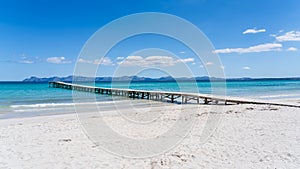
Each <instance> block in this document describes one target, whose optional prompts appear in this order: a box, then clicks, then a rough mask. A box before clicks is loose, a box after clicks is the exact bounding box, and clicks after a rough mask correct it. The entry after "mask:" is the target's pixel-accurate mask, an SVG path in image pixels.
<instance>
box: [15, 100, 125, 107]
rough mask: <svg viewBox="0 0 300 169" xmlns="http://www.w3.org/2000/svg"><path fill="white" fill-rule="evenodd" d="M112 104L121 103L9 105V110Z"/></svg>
mask: <svg viewBox="0 0 300 169" xmlns="http://www.w3.org/2000/svg"><path fill="white" fill-rule="evenodd" d="M112 102H122V101H121V100H118V101H116V100H111V101H102V102H81V103H38V104H23V105H10V106H9V107H10V108H14V109H15V108H44V107H64V106H75V104H76V105H92V104H108V103H112Z"/></svg>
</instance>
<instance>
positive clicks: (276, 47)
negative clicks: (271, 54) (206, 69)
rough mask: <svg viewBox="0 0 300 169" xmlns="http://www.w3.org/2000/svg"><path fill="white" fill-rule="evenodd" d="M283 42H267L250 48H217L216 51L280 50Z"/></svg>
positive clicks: (251, 51) (250, 51)
mask: <svg viewBox="0 0 300 169" xmlns="http://www.w3.org/2000/svg"><path fill="white" fill-rule="evenodd" d="M281 48H282V44H280V43H265V44H261V45H256V46H250V47H248V48H226V49H217V50H215V51H214V53H253V52H268V51H280V50H281Z"/></svg>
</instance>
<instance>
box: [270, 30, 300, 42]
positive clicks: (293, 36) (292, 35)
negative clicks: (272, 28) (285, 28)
mask: <svg viewBox="0 0 300 169" xmlns="http://www.w3.org/2000/svg"><path fill="white" fill-rule="evenodd" d="M275 38H276V40H277V41H279V42H285V41H300V31H290V32H286V33H285V34H284V35H280V36H275Z"/></svg>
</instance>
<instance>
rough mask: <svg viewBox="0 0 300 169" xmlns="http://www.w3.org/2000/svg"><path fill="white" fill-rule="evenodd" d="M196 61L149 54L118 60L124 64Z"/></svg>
mask: <svg viewBox="0 0 300 169" xmlns="http://www.w3.org/2000/svg"><path fill="white" fill-rule="evenodd" d="M189 62H194V58H186V59H177V60H176V59H174V58H173V57H171V56H148V57H145V58H143V57H142V56H128V57H127V58H126V59H124V60H123V61H121V62H118V64H119V65H122V66H141V67H147V66H174V65H175V64H176V63H189Z"/></svg>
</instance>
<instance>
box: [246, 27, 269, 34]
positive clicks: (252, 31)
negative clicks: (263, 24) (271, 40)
mask: <svg viewBox="0 0 300 169" xmlns="http://www.w3.org/2000/svg"><path fill="white" fill-rule="evenodd" d="M261 32H266V29H256V28H253V29H247V30H245V31H244V32H243V34H249V33H252V34H255V33H261Z"/></svg>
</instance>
